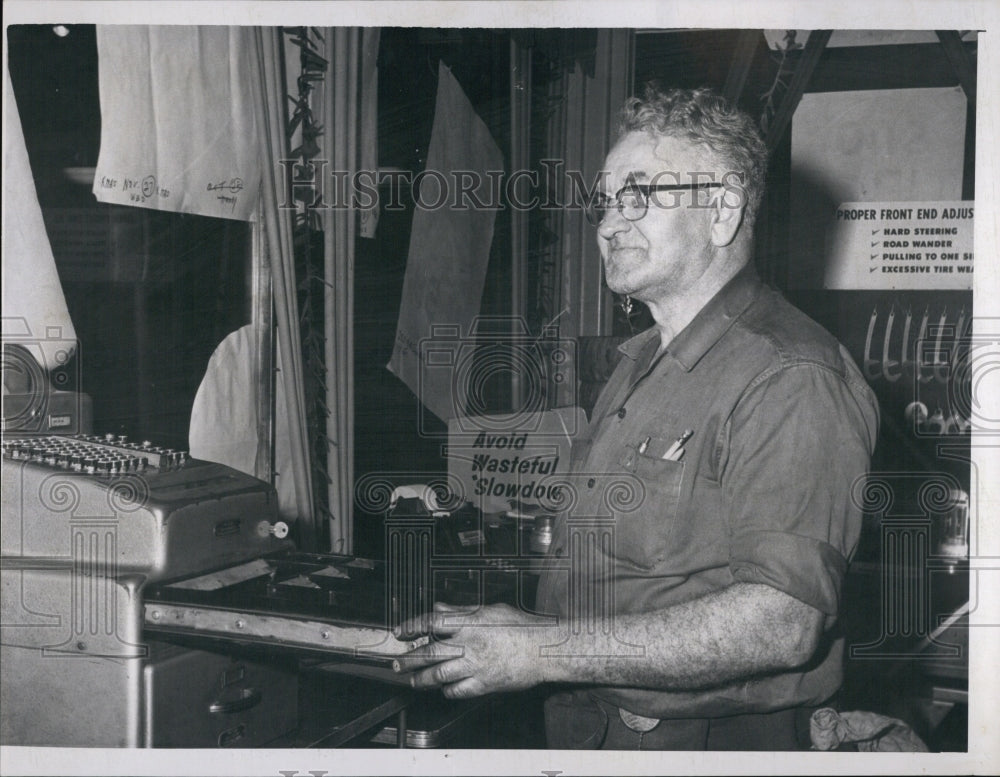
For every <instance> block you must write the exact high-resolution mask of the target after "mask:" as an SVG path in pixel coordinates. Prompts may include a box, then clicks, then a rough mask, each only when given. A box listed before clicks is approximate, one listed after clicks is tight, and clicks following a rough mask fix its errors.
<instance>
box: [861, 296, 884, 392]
mask: <svg viewBox="0 0 1000 777" xmlns="http://www.w3.org/2000/svg"><path fill="white" fill-rule="evenodd" d="M877 320H878V306H877V305H876V306H875V307H874V308H872V317H871V318H870V319H868V334H867V335H865V363H864V369H865V377H866V378H868V380H869V381H874V380H878V379H879V378H880V377H882V367H881V365H880V364H879V362H878V359H873V358H871V352H872V337H873V336H874V334H875V322H876V321H877Z"/></svg>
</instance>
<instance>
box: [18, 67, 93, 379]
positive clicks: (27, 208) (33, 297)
mask: <svg viewBox="0 0 1000 777" xmlns="http://www.w3.org/2000/svg"><path fill="white" fill-rule="evenodd" d="M4 105H6V106H7V111H6V116H5V125H4V133H3V144H4V152H3V168H4V169H3V243H4V245H3V341H4V342H5V343H8V342H10V343H18V344H19V345H22V346H24V347H25V348H27V349H28V350H29V351H30V352H31V355H32V356H33V357H34V358H35V360H36V361H37V362H38V363H39V364H40V365H41V366H43V367H44V368H45V369H47V370H51V369H54V368H55V367H58V366H60V365H62V364H63V363H65V362H66V361H67V360H68V359H69V357H70V356H71V355H72V354H73V351H74V350H75V349H76V332H75V331H74V329H73V322H72V321H71V320H70V317H69V310H68V309H67V307H66V298H65V297H64V296H63V290H62V285H61V284H60V282H59V274H58V273H57V271H56V263H55V259H54V258H53V256H52V247H51V245H50V244H49V237H48V234H47V233H46V231H45V223H44V222H43V221H42V209H41V208H40V207H39V205H38V196H37V195H36V193H35V180H34V178H33V177H32V175H31V165H30V164H29V163H28V149H27V147H26V146H25V145H24V133H23V131H22V129H21V119H20V116H19V114H18V110H17V102H16V101H15V99H14V90H13V88H12V86H11V82H10V78H9V77H7V78H4ZM6 367H7V365H6V364H5V365H4V368H5V369H6Z"/></svg>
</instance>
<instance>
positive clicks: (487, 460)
mask: <svg viewBox="0 0 1000 777" xmlns="http://www.w3.org/2000/svg"><path fill="white" fill-rule="evenodd" d="M504 419H505V417H504V416H479V417H475V416H473V417H468V416H464V417H460V418H452V419H451V420H450V421H449V422H448V448H447V457H448V474H449V475H451V476H453V477H454V478H456V479H457V480H458V481H459V482H461V483H462V485H463V486H464V488H465V498H466V499H467V500H468V501H470V502H472V503H473V504H474V505H476V506H477V507H480V508H481V509H482V510H483V511H484V512H495V511H500V510H506V509H510V508H511V506H512V505H514V504H516V503H520V504H527V505H538V504H541V505H552V504H558V503H560V502H561V501H562V497H561V495H560V493H559V491H558V489H560V488H564V487H565V483H563V482H561V480H562V479H561V478H559V477H558V475H562V474H565V473H566V472H568V471H569V466H570V449H571V446H572V442H573V437H574V436H575V434H576V432H577V431H578V430H582V429H583V428H584V427H585V426H586V416H585V415H584V413H583V410H582V409H580V408H579V407H566V408H559V409H556V410H547V411H544V412H539V413H530V414H526V415H524V416H522V417H519V418H518V423H517V424H516V425H514V424H510V425H506V424H504V423H503V421H504Z"/></svg>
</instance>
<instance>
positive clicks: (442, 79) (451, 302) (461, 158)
mask: <svg viewBox="0 0 1000 777" xmlns="http://www.w3.org/2000/svg"><path fill="white" fill-rule="evenodd" d="M502 165H503V156H502V155H501V153H500V149H499V148H497V144H496V143H495V142H494V140H493V138H492V136H491V135H490V131H489V129H488V128H487V127H486V125H485V124H484V123H483V121H482V119H480V118H479V116H477V115H476V112H475V109H474V108H473V107H472V103H470V102H469V99H468V98H467V97H466V96H465V93H464V92H463V91H462V87H461V86H459V84H458V82H457V81H456V80H455V77H454V76H452V74H451V71H450V70H448V68H447V67H445V66H444V65H443V64H441V65H440V66H439V68H438V91H437V101H436V104H435V107H434V126H433V127H432V129H431V142H430V148H429V149H428V151H427V167H426V172H427V175H426V176H425V178H424V180H423V181H422V185H421V187H420V194H419V196H417V201H418V202H417V206H416V211H415V213H414V214H413V229H412V231H411V233H410V251H409V254H408V256H407V259H406V274H405V276H404V277H403V299H402V302H401V304H400V311H399V323H398V324H397V327H396V343H395V346H394V348H393V353H392V358H391V360H390V361H389V365H388V366H389V369H390V370H391V371H392V372H393V373H395V374H396V375H397V376H398V377H399V378H400V379H401V380H402V381H403V382H404V383H406V385H407V386H409V387H410V390H411V391H413V392H414V393H415V394H417V398H418V399H419V400H420V401H421V402H422V403H423V404H424V406H425V407H426V408H427V409H428V410H430V411H431V412H432V413H434V414H435V415H437V416H438V417H439V418H441V419H442V420H444V421H447V420H448V419H449V418H451V417H452V416H454V415H456V414H459V413H460V412H461V407H460V403H461V401H462V399H463V398H462V397H456V396H453V392H452V389H453V377H454V374H453V373H454V371H453V370H449V369H431V370H427V369H425V367H426V365H423V364H421V361H420V343H421V341H422V340H426V339H427V338H430V337H432V336H433V334H434V332H435V331H440V329H441V328H448V329H449V330H453V331H455V332H463V333H467V332H469V330H470V329H471V324H472V320H473V319H474V318H475V317H476V315H477V314H478V312H479V302H480V299H481V297H482V295H483V283H484V282H485V279H486V265H487V262H488V261H489V256H490V245H491V244H492V242H493V222H494V220H495V216H496V210H495V209H494V208H481V207H470V206H469V204H468V203H465V204H464V206H463V203H462V201H461V200H460V199H459V201H458V203H455V194H456V192H455V191H454V187H452V189H451V190H449V191H442V189H447V187H448V185H449V183H450V182H452V181H454V177H453V175H452V173H453V171H462V172H463V174H468V173H470V172H471V173H472V174H478V175H479V179H478V180H479V181H480V182H481V183H480V186H479V188H478V189H477V190H475V197H476V198H478V200H476V199H473V200H472V201H473V202H477V201H478V202H479V203H489V202H490V192H489V181H490V178H489V177H488V176H487V171H492V172H493V174H494V177H495V175H496V171H498V170H502V169H503V167H502ZM433 173H437V175H434V174H433ZM442 182H444V183H443V184H442ZM425 187H426V189H425ZM415 194H416V193H415ZM421 203H424V206H422V205H421ZM433 206H437V207H433ZM456 404H458V405H459V406H458V407H456Z"/></svg>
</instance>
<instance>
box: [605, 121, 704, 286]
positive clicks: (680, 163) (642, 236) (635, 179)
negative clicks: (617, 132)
mask: <svg viewBox="0 0 1000 777" xmlns="http://www.w3.org/2000/svg"><path fill="white" fill-rule="evenodd" d="M604 169H605V171H606V173H607V176H606V177H605V178H604V180H603V182H602V183H603V184H604V186H605V187H606V188H605V189H604V190H603V191H604V193H605V194H607V195H608V196H609V197H613V196H614V195H615V194H616V193H617V192H618V191H619V190H620V189H621V188H622V187H624V186H626V185H627V184H629V183H639V184H657V183H659V184H676V183H681V184H684V183H691V182H694V181H702V182H704V181H706V180H715V181H720V180H722V173H723V171H722V170H720V169H717V166H716V165H715V164H714V163H713V162H712V161H711V159H710V158H709V155H708V153H707V151H705V150H702V149H700V148H698V147H696V146H694V145H693V144H692V143H690V142H688V141H686V140H683V139H680V138H672V137H666V138H664V137H659V136H656V135H653V134H651V133H647V132H630V133H628V134H627V135H625V136H624V137H623V138H622V139H621V140H620V141H619V142H618V143H617V145H615V147H614V148H613V149H611V152H610V153H609V154H608V156H607V159H606V160H605V163H604ZM696 174H700V175H696ZM706 174H710V175H711V177H709V176H708V175H706ZM717 191H718V190H717V189H707V190H696V191H661V192H653V193H652V194H651V196H650V200H649V208H648V210H647V211H646V215H645V216H643V217H642V218H641V219H639V220H638V221H628V220H626V219H625V218H624V217H623V216H622V215H621V214H620V213H619V212H618V211H617V210H616V209H615V208H611V209H610V210H609V211H608V214H607V215H606V216H605V218H604V220H603V221H602V222H601V224H600V226H599V227H598V228H597V234H598V238H597V240H598V244H599V246H600V249H601V256H602V257H603V259H604V272H605V276H606V278H607V282H608V287H609V288H610V289H611V290H612V291H614V292H616V293H618V294H628V295H630V296H632V297H635V298H636V299H638V300H641V301H643V302H649V301H657V300H664V299H669V298H670V297H671V296H674V295H679V294H683V293H684V292H685V291H686V290H688V289H690V288H692V286H693V284H696V283H697V281H698V279H699V278H700V277H701V276H702V274H703V273H704V272H705V270H706V269H707V267H708V266H709V264H710V263H711V261H712V258H713V256H714V251H713V247H712V244H711V239H710V234H711V218H712V216H711V214H712V212H713V208H712V207H705V204H706V203H707V202H708V201H709V199H710V198H712V197H713V194H712V193H713V192H717ZM699 203H700V204H701V205H702V207H698V204H699Z"/></svg>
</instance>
